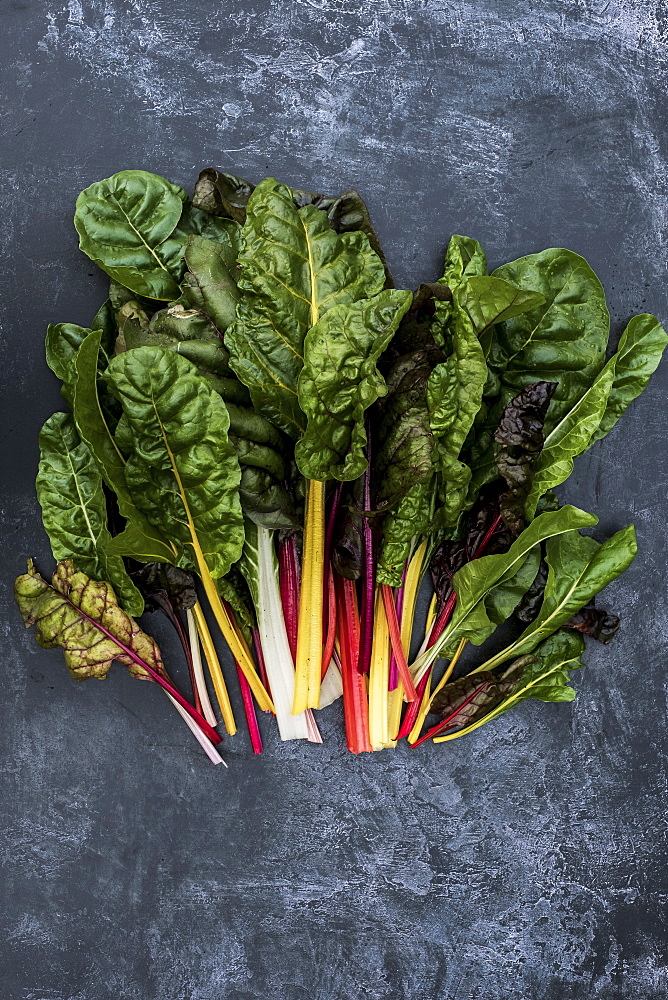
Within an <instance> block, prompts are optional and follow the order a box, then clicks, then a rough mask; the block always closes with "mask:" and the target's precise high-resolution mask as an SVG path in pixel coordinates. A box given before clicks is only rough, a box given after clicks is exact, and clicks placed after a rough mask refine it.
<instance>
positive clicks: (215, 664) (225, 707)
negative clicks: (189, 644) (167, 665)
mask: <svg viewBox="0 0 668 1000" xmlns="http://www.w3.org/2000/svg"><path fill="white" fill-rule="evenodd" d="M192 611H193V616H194V618H195V624H196V625H197V632H198V634H199V638H200V642H201V643H202V649H203V650H204V656H205V657H206V662H207V665H208V667H209V674H210V676H211V680H212V682H213V689H214V691H215V692H216V700H217V701H218V707H219V708H220V714H221V715H222V717H223V725H224V726H225V732H226V733H227V734H228V735H229V736H234V734H235V733H236V731H237V724H236V722H235V719H234V713H233V711H232V705H231V703H230V696H229V694H228V691H227V685H226V684H225V678H224V677H223V671H222V670H221V667H220V662H219V660H218V654H217V653H216V647H215V646H214V644H213V639H212V638H211V632H210V631H209V626H208V625H207V622H206V618H205V617H204V612H203V611H202V605H201V604H200V603H199V601H198V602H197V604H195V606H194V607H193V609H192Z"/></svg>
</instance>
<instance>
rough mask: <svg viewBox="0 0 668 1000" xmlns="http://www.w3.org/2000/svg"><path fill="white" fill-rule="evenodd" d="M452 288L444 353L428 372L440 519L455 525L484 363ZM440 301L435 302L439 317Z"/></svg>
mask: <svg viewBox="0 0 668 1000" xmlns="http://www.w3.org/2000/svg"><path fill="white" fill-rule="evenodd" d="M460 289H461V286H458V288H457V289H456V290H455V292H454V295H453V301H452V304H451V314H450V320H449V324H448V333H447V340H446V345H445V350H446V353H447V352H450V353H449V356H448V358H447V360H446V361H444V362H443V363H442V364H440V365H437V366H436V368H434V370H433V372H432V373H431V375H430V377H429V382H428V385H427V403H428V406H429V422H430V426H431V430H432V434H433V435H434V438H435V439H436V447H435V449H434V461H435V464H436V467H437V469H438V471H439V473H440V475H441V477H442V481H443V487H442V491H443V505H444V511H443V516H444V523H445V524H446V525H454V524H456V523H457V519H458V517H459V515H460V513H461V511H462V509H463V506H464V503H465V500H466V495H467V488H468V483H469V480H470V478H471V470H470V468H469V466H468V465H467V464H466V463H465V462H463V461H462V460H461V458H460V453H461V451H462V448H463V445H464V442H465V440H466V438H467V435H468V433H469V431H470V429H471V427H472V425H473V421H474V419H475V417H476V414H477V413H478V410H479V409H480V404H481V401H482V391H483V388H484V385H485V380H486V378H487V366H486V364H485V356H484V354H483V351H482V348H481V346H480V342H479V340H478V337H477V335H476V332H475V330H474V328H473V324H472V322H471V320H470V318H469V315H468V313H467V312H466V311H465V310H464V308H463V307H462V305H461V302H460V298H459V293H460ZM441 307H442V304H441V303H439V304H438V306H437V316H438V312H439V309H440V308H441Z"/></svg>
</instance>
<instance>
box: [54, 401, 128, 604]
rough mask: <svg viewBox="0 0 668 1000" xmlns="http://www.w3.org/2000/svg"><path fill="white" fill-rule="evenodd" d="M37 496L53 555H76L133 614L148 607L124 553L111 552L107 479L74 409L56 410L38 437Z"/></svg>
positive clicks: (60, 556) (58, 557)
mask: <svg viewBox="0 0 668 1000" xmlns="http://www.w3.org/2000/svg"><path fill="white" fill-rule="evenodd" d="M39 447H40V453H41V457H40V462H39V472H38V473H37V498H38V500H39V503H40V506H41V508H42V520H43V522H44V527H45V529H46V532H47V534H48V536H49V541H50V542H51V549H52V551H53V555H54V558H55V559H57V560H61V559H67V558H70V557H71V558H73V559H76V562H77V564H78V566H79V567H80V568H81V570H82V572H84V573H86V574H88V575H89V576H91V577H93V578H94V579H103V580H107V581H108V582H109V583H110V585H111V586H113V588H114V590H115V591H116V593H117V594H118V598H119V601H120V602H121V604H122V606H123V607H124V608H125V609H126V610H127V611H128V613H129V614H132V615H140V614H141V613H142V611H143V608H144V602H143V600H142V597H141V594H140V593H139V591H138V590H137V588H136V587H135V585H134V584H133V583H132V581H131V579H130V577H129V576H128V574H127V572H126V570H125V566H124V565H123V560H122V559H121V558H120V556H117V555H111V554H109V553H108V552H107V545H108V543H109V542H110V541H111V534H110V532H109V528H108V525H107V506H106V500H105V496H104V491H103V489H102V477H101V475H100V472H99V469H98V467H97V465H96V463H95V460H94V459H93V456H92V455H91V453H90V450H89V448H88V446H87V445H86V443H85V442H84V441H82V440H81V438H80V437H79V434H78V433H77V429H76V425H75V423H74V418H73V417H72V415H71V414H70V413H54V414H53V416H52V417H49V419H48V420H47V421H46V423H45V424H44V426H43V427H42V430H41V432H40V435H39Z"/></svg>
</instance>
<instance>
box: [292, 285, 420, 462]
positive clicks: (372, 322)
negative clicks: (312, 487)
mask: <svg viewBox="0 0 668 1000" xmlns="http://www.w3.org/2000/svg"><path fill="white" fill-rule="evenodd" d="M410 301H411V293H410V292H400V291H396V290H394V289H388V290H386V291H384V292H381V293H380V294H379V295H376V296H374V298H371V299H362V300H358V301H357V302H353V303H350V304H349V303H345V304H341V305H337V306H334V307H333V308H332V309H329V310H328V311H327V312H326V313H325V314H324V315H323V316H322V318H321V319H320V320H319V321H318V322H317V323H316V324H315V326H313V327H312V328H311V329H310V331H309V332H308V334H307V336H306V339H305V341H304V367H303V368H302V371H301V373H300V375H299V382H298V391H299V404H300V407H301V409H302V411H303V412H304V413H305V414H306V418H307V425H306V430H305V432H304V435H303V437H302V438H301V440H299V441H298V442H297V445H296V447H295V458H296V460H297V465H298V466H299V470H300V472H301V473H302V475H304V476H306V478H307V479H318V480H321V481H324V480H327V479H341V480H351V479H357V477H358V476H360V475H361V474H362V473H363V472H364V469H365V468H366V465H367V460H366V457H365V455H364V448H365V445H366V440H367V436H366V430H365V427H364V414H365V412H366V410H368V408H369V407H370V406H371V405H372V403H374V402H375V401H376V400H377V399H378V398H379V396H383V395H385V394H386V392H387V387H386V385H385V380H384V379H383V377H382V375H381V374H380V372H379V371H378V368H377V367H376V365H377V362H378V359H379V357H380V355H381V354H382V352H383V351H384V350H385V348H386V347H387V345H388V343H389V342H390V340H391V339H392V337H393V335H394V332H395V330H396V329H397V327H398V325H399V322H400V320H401V317H402V316H403V315H404V313H405V312H406V310H407V309H408V307H409V305H410Z"/></svg>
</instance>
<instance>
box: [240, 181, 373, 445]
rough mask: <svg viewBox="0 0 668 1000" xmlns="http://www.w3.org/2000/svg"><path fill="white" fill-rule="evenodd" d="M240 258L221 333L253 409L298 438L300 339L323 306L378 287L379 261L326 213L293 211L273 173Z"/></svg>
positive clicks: (255, 206) (261, 188) (251, 215)
mask: <svg viewBox="0 0 668 1000" xmlns="http://www.w3.org/2000/svg"><path fill="white" fill-rule="evenodd" d="M239 262H240V264H241V277H240V279H239V289H240V290H241V292H242V293H243V295H242V298H241V300H240V301H239V304H238V306H237V320H236V322H235V323H234V324H233V325H232V326H231V327H230V328H229V329H228V330H227V332H226V336H225V342H226V344H227V346H228V347H229V349H230V352H231V365H232V368H233V369H234V371H235V372H236V373H237V375H238V376H239V378H240V379H241V381H242V382H244V383H245V385H247V386H248V388H249V389H250V393H251V398H252V400H253V403H254V405H255V407H256V409H257V410H259V412H260V413H262V414H263V415H264V416H266V417H268V419H269V420H271V421H272V422H273V423H274V424H276V426H278V427H280V428H281V430H283V431H285V432H286V433H287V434H289V435H290V436H291V437H293V438H298V437H299V436H300V434H301V433H302V432H303V431H304V430H305V421H304V417H303V414H302V411H301V409H300V406H299V401H298V389H297V386H298V379H299V374H300V372H301V369H302V367H303V363H304V338H305V337H306V334H307V332H308V330H309V329H310V328H311V327H312V326H315V324H316V323H317V322H318V320H319V319H320V318H321V317H322V316H324V315H325V314H326V313H327V311H328V310H329V309H331V308H333V307H334V306H337V305H345V304H351V303H353V302H356V301H358V300H359V299H362V298H367V297H370V296H372V295H375V294H377V293H378V292H380V291H381V290H382V288H383V285H384V283H385V274H384V270H383V266H382V263H381V261H380V260H379V258H378V256H377V255H376V254H375V253H374V252H373V251H372V250H371V248H370V247H369V244H368V240H367V238H366V236H364V234H363V233H360V232H353V233H344V234H343V235H342V236H339V235H337V234H336V233H335V232H334V231H333V230H332V229H331V228H330V226H329V224H328V220H327V215H326V214H325V213H324V212H321V211H318V209H316V208H314V207H313V206H312V205H306V206H305V207H304V208H300V209H297V208H296V206H295V204H294V201H293V198H292V192H291V191H290V189H289V188H286V187H285V186H284V185H282V184H278V183H277V182H276V181H275V180H273V179H272V178H267V179H266V180H264V181H262V183H261V184H259V185H258V186H257V187H256V188H255V190H254V191H253V194H252V195H251V197H250V199H249V202H248V207H247V217H246V223H245V225H244V229H243V250H242V252H241V254H240V257H239Z"/></svg>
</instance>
